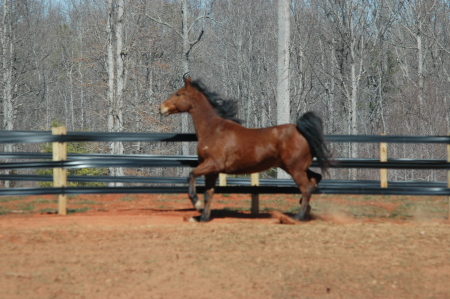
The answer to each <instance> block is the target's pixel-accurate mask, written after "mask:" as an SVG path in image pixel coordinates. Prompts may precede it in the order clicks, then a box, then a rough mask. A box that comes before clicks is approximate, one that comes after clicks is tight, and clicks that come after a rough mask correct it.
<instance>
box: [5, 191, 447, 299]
mask: <svg viewBox="0 0 450 299" xmlns="http://www.w3.org/2000/svg"><path fill="white" fill-rule="evenodd" d="M249 207H250V197H249V196H248V195H239V196H237V195H216V197H215V202H214V203H213V209H214V211H213V213H212V217H213V220H212V221H211V222H209V223H206V224H204V223H191V222H188V221H185V219H187V218H189V217H191V216H196V215H198V213H197V212H196V211H194V210H192V208H191V206H190V203H189V202H188V200H187V199H186V195H110V196H100V195H89V196H73V197H70V198H69V201H68V208H69V215H67V216H58V215H56V214H54V211H55V210H56V208H57V204H56V198H55V197H51V196H48V197H47V196H40V197H14V198H0V254H1V258H0V298H450V222H449V221H448V220H447V215H448V214H447V213H448V212H447V211H448V210H447V209H448V202H447V199H446V198H443V197H416V198H413V197H376V196H365V197H363V196H360V197H358V196H340V197H337V196H314V197H313V201H312V207H313V210H312V211H313V213H314V215H315V219H314V220H313V221H310V222H308V223H299V224H296V225H285V224H280V221H279V218H277V217H278V216H277V215H279V214H280V213H279V212H282V213H285V214H290V213H294V212H295V211H296V209H297V207H298V198H297V197H294V196H284V195H271V196H261V200H260V208H261V213H260V214H259V215H258V216H254V215H250V214H249V212H248V211H247V210H248V209H249ZM274 215H275V217H274Z"/></svg>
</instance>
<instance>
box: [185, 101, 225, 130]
mask: <svg viewBox="0 0 450 299" xmlns="http://www.w3.org/2000/svg"><path fill="white" fill-rule="evenodd" d="M190 113H191V116H192V121H193V122H194V128H195V132H196V134H197V137H198V138H199V139H200V138H202V137H203V136H205V135H207V134H208V133H209V132H210V131H211V129H212V128H215V127H216V126H217V125H218V123H219V122H220V121H222V120H223V118H221V117H220V116H219V115H218V114H217V112H216V111H215V110H214V108H213V107H212V106H211V104H210V103H209V101H208V99H206V98H204V97H202V100H201V101H196V104H195V106H194V107H193V108H192V109H191V111H190Z"/></svg>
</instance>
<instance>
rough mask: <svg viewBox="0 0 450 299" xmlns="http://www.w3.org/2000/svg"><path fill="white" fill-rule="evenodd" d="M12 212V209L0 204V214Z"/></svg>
mask: <svg viewBox="0 0 450 299" xmlns="http://www.w3.org/2000/svg"><path fill="white" fill-rule="evenodd" d="M10 212H11V210H10V209H8V208H5V207H2V206H0V215H7V214H9V213H10Z"/></svg>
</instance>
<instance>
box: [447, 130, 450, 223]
mask: <svg viewBox="0 0 450 299" xmlns="http://www.w3.org/2000/svg"><path fill="white" fill-rule="evenodd" d="M448 136H450V132H449V133H448ZM447 162H449V163H450V143H447ZM447 188H450V170H448V171H447ZM447 199H448V220H450V195H449V196H447Z"/></svg>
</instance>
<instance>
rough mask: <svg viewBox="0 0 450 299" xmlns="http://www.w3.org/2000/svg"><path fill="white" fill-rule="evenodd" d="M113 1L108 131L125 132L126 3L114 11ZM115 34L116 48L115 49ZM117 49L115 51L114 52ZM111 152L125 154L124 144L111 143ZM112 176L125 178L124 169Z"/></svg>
mask: <svg viewBox="0 0 450 299" xmlns="http://www.w3.org/2000/svg"><path fill="white" fill-rule="evenodd" d="M114 7H115V6H114V3H113V0H109V1H108V11H107V12H108V15H107V22H106V32H107V34H108V35H107V66H108V93H107V98H108V130H109V131H110V132H121V131H123V91H124V67H123V55H124V53H123V38H124V32H123V20H124V1H123V0H118V1H117V11H115V9H114ZM114 33H115V47H114ZM114 48H115V51H114ZM110 152H111V154H113V155H120V154H123V153H124V148H123V143H122V142H111V144H110ZM109 173H110V175H112V176H123V168H114V167H110V168H109ZM110 185H113V186H121V185H122V184H121V183H111V184H110Z"/></svg>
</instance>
